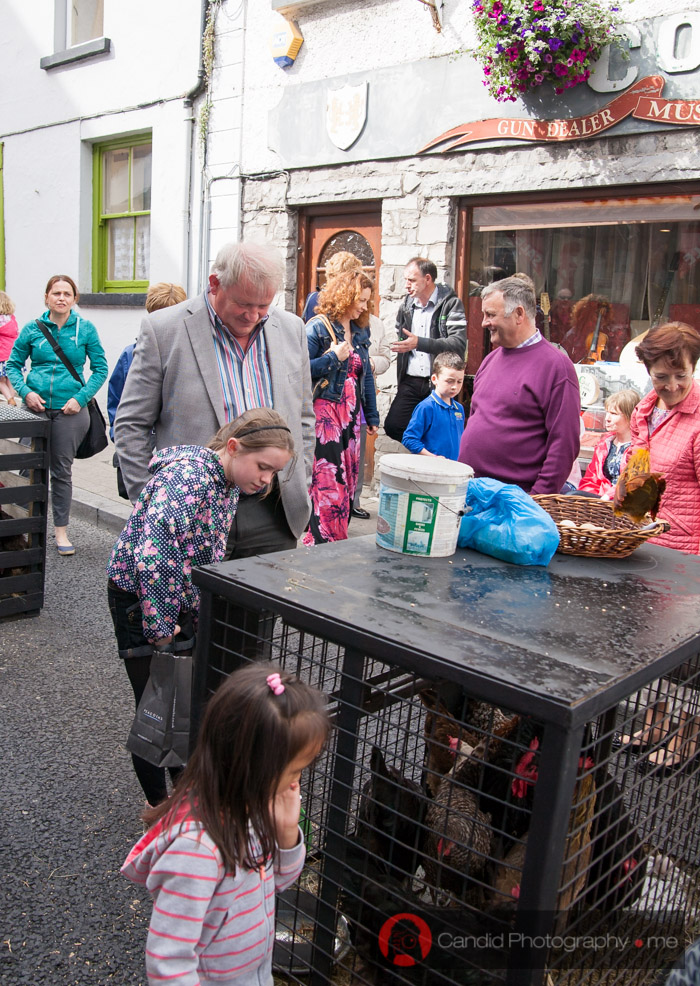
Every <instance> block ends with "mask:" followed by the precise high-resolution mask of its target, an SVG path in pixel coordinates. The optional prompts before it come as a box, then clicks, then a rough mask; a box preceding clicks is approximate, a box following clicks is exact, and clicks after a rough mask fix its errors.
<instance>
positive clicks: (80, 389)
mask: <svg viewBox="0 0 700 986" xmlns="http://www.w3.org/2000/svg"><path fill="white" fill-rule="evenodd" d="M40 321H41V322H43V323H44V325H45V326H46V328H47V329H48V330H49V332H51V333H52V335H53V337H54V339H55V340H56V341H57V342H58V344H59V346H60V347H61V349H62V350H63V352H64V353H65V354H66V356H67V358H68V360H69V362H71V363H72V364H73V366H74V367H75V369H76V371H77V372H78V375H79V376H80V377H81V378H82V379H83V381H84V380H85V378H84V377H83V367H84V366H85V361H86V360H87V359H89V360H90V370H91V371H92V372H91V373H90V377H89V378H88V381H87V383H85V382H83V383H82V384H80V383H78V381H77V380H76V379H75V377H73V376H71V374H70V373H69V372H68V370H67V369H66V367H65V366H64V365H63V363H62V362H61V360H60V359H59V358H58V356H57V355H56V353H55V352H54V351H53V349H52V348H51V346H50V344H49V343H48V341H47V340H46V339H45V338H44V336H43V334H42V332H41V331H40V329H39V326H38V325H37V324H36V321H33V322H27V324H26V325H25V326H24V328H23V329H22V331H21V332H20V334H19V336H18V337H17V341H16V342H15V344H14V346H13V347H12V352H11V353H10V356H9V359H8V360H7V362H6V373H7V375H8V377H9V378H10V382H11V383H12V386H13V387H14V388H15V390H16V391H17V393H18V394H19V396H20V397H21V398H22V399H24V398H25V397H26V396H27V394H29V393H32V392H34V393H35V394H38V395H39V396H40V397H42V398H43V399H44V400H45V401H46V408H47V410H55V411H57V410H60V409H61V408H62V407H63V405H64V404H65V403H66V401H67V400H68V399H69V398H70V397H75V399H76V400H77V402H78V404H80V406H81V407H86V406H87V403H88V401H90V400H91V399H92V398H93V397H94V396H95V394H96V393H97V391H98V390H99V389H100V387H101V386H102V384H103V383H104V382H105V380H106V379H107V369H108V367H107V357H106V356H105V351H104V349H103V348H102V343H101V342H100V339H99V336H98V335H97V329H96V328H95V326H94V325H93V324H92V322H88V320H87V319H86V318H83V317H82V316H80V315H78V314H76V312H74V311H73V310H72V309H71V313H70V315H69V316H68V321H67V322H66V324H65V325H64V326H63V327H62V328H60V329H59V328H58V327H57V326H56V323H55V322H52V321H51V319H50V318H49V312H48V311H46V312H44V314H43V315H42V316H41V319H40ZM28 359H29V360H31V364H32V367H31V369H30V371H29V373H28V374H27V379H26V381H25V380H24V377H23V375H22V369H23V367H24V365H25V363H26V362H27V360H28Z"/></svg>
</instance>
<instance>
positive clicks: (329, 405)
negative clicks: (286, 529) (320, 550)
mask: <svg viewBox="0 0 700 986" xmlns="http://www.w3.org/2000/svg"><path fill="white" fill-rule="evenodd" d="M349 360H350V364H349V366H348V375H347V377H346V379H345V386H344V387H343V393H342V396H341V398H340V400H339V401H329V400H326V399H325V398H323V397H319V398H318V399H317V400H316V401H314V411H315V412H316V452H315V455H314V466H313V473H312V477H311V487H310V489H309V496H310V497H311V520H310V521H309V527H308V530H307V531H306V532H305V534H304V537H303V542H304V544H322V543H324V542H325V541H344V540H345V539H346V538H347V536H348V521H349V520H350V508H351V505H352V501H353V499H354V498H355V490H356V489H357V475H358V472H359V466H360V407H361V405H360V397H359V380H360V375H361V373H362V360H361V359H360V357H359V356H358V355H357V353H352V354H351V355H350V357H349Z"/></svg>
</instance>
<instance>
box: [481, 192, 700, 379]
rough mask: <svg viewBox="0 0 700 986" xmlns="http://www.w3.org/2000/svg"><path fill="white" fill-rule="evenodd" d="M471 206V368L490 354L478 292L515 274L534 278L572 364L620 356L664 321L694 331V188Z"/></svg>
mask: <svg viewBox="0 0 700 986" xmlns="http://www.w3.org/2000/svg"><path fill="white" fill-rule="evenodd" d="M468 212H469V214H470V216H471V236H470V247H469V260H468V264H467V265H466V266H465V274H466V272H467V271H468V275H469V285H468V294H469V303H468V309H469V329H470V331H469V345H470V350H471V354H470V355H471V358H470V364H471V365H470V366H469V372H471V373H474V372H475V371H476V369H477V368H478V365H479V363H480V362H481V359H483V357H484V356H485V355H486V354H487V353H488V338H487V337H486V338H484V333H483V331H482V330H481V298H480V296H479V295H480V291H481V288H482V287H483V286H484V285H486V284H489V283H491V282H492V281H496V280H500V279H501V278H503V277H508V276H510V275H511V274H514V273H516V272H524V273H526V274H528V275H529V276H530V277H531V278H532V279H533V281H534V283H535V289H536V292H537V298H538V302H539V306H538V313H537V321H538V325H539V326H540V328H541V329H543V330H544V331H545V332H546V333H547V334H548V335H549V337H550V339H551V340H552V342H556V343H558V344H559V345H561V346H562V347H563V348H564V349H566V351H567V352H568V353H569V355H570V356H571V358H572V360H573V361H574V362H575V363H585V362H591V363H592V362H596V361H598V360H606V361H617V360H619V359H620V354H621V353H622V352H623V350H624V347H625V345H626V344H628V343H629V342H630V341H631V340H632V339H634V338H636V337H637V336H638V335H640V334H641V333H642V332H644V331H645V330H646V329H648V328H649V327H650V326H651V325H653V324H658V323H660V322H662V321H668V320H673V319H677V320H681V321H684V322H688V323H689V324H690V325H692V326H694V328H696V329H697V330H698V331H699V332H700V195H699V194H695V195H693V194H688V195H650V196H629V197H618V198H598V199H585V200H569V201H558V202H546V203H531V202H527V203H520V204H517V203H516V204H498V203H496V204H493V205H491V204H487V205H474V206H473V207H471V208H470V209H469V210H468ZM464 288H465V290H464V293H465V294H466V293H467V290H466V289H467V285H465V286H464ZM543 296H544V297H543ZM548 302H549V304H548ZM599 316H600V318H599ZM596 329H598V332H597V333H596ZM594 342H595V345H593V343H594Z"/></svg>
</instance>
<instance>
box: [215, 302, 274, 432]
mask: <svg viewBox="0 0 700 986" xmlns="http://www.w3.org/2000/svg"><path fill="white" fill-rule="evenodd" d="M204 301H205V304H206V306H207V311H208V313H209V321H210V324H211V329H212V338H213V342H214V355H215V357H216V365H217V366H218V368H219V377H220V380H221V390H222V398H223V407H224V417H225V420H226V421H227V422H229V421H233V420H234V419H235V418H237V417H238V416H239V415H240V414H242V413H243V412H244V411H250V410H252V409H253V408H256V407H274V403H273V395H272V377H271V374H270V366H269V362H268V358H267V344H266V342H265V333H264V332H263V326H264V325H265V323H266V322H267V320H268V317H269V316H268V315H266V316H265V318H262V319H261V320H260V322H259V323H258V324H257V325H256V326H255V328H254V329H253V331H252V332H251V334H250V337H249V338H250V342H249V343H248V348H247V349H244V348H243V346H241V344H240V342H238V340H237V339H235V338H234V336H232V335H231V333H230V332H229V331H228V329H227V328H226V326H225V325H224V323H223V322H222V321H221V319H220V318H219V316H218V315H217V314H216V312H215V311H214V309H213V307H212V305H211V302H210V301H209V290H208V289H207V290H205V292H204Z"/></svg>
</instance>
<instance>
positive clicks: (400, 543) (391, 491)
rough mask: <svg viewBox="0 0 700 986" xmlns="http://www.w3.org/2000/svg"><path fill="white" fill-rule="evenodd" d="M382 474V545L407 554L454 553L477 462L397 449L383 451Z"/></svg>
mask: <svg viewBox="0 0 700 986" xmlns="http://www.w3.org/2000/svg"><path fill="white" fill-rule="evenodd" d="M379 473H380V481H381V485H380V487H379V508H378V510H377V544H378V545H379V546H380V547H382V548H388V549H389V551H400V552H402V553H403V554H406V555H423V556H430V557H436V558H437V557H444V556H445V555H453V554H454V552H455V548H456V547H457V535H458V533H459V522H460V519H461V516H462V512H463V510H464V499H465V496H466V493H467V483H468V482H469V480H470V479H471V478H472V477H473V475H474V470H473V469H472V467H471V466H467V465H465V464H464V463H463V462H454V461H453V460H452V459H440V458H433V457H432V456H430V457H429V456H426V455H393V454H392V455H383V456H382V459H381V461H380V463H379Z"/></svg>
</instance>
